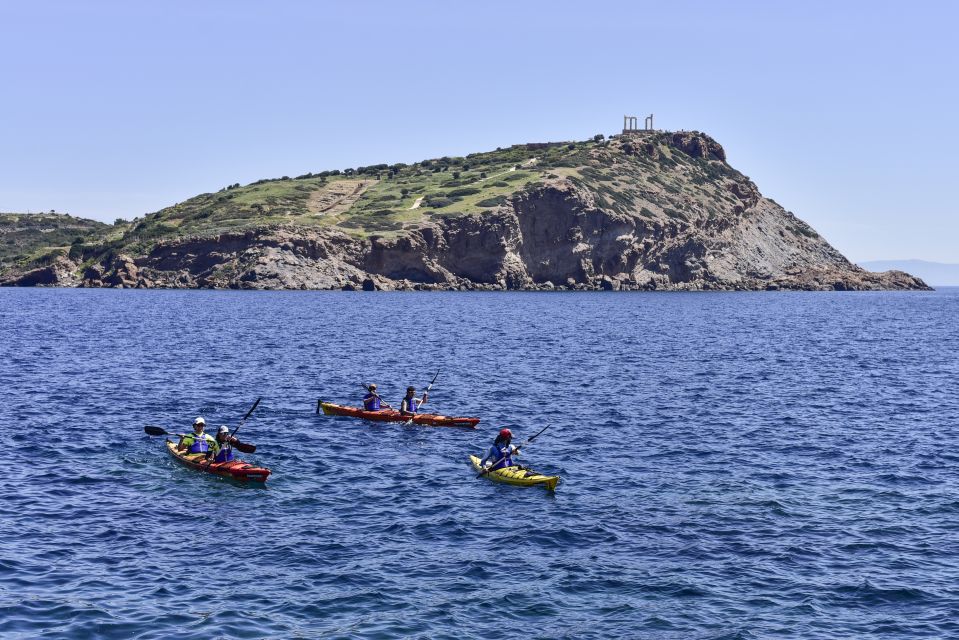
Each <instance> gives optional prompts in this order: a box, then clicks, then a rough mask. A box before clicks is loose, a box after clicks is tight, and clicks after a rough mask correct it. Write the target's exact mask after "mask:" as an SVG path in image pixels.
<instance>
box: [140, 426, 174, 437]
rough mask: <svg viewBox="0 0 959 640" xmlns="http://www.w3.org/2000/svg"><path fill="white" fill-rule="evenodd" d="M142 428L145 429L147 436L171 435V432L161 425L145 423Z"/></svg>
mask: <svg viewBox="0 0 959 640" xmlns="http://www.w3.org/2000/svg"><path fill="white" fill-rule="evenodd" d="M143 430H144V431H146V433H147V435H148V436H172V435H173V434H172V433H170V432H169V431H167V430H166V429H164V428H163V427H153V426H150V425H147V426H145V427H143Z"/></svg>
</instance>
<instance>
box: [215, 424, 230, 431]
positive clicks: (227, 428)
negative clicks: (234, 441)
mask: <svg viewBox="0 0 959 640" xmlns="http://www.w3.org/2000/svg"><path fill="white" fill-rule="evenodd" d="M217 433H230V427H228V426H226V425H225V424H221V425H220V428H219V429H218V430H217Z"/></svg>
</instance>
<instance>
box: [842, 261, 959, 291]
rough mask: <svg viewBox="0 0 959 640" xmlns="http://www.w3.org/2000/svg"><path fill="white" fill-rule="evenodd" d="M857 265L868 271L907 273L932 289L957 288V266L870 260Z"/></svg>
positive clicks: (941, 263)
mask: <svg viewBox="0 0 959 640" xmlns="http://www.w3.org/2000/svg"><path fill="white" fill-rule="evenodd" d="M858 264H859V266H860V267H862V268H863V269H867V270H869V271H890V270H896V271H908V272H909V273H912V274H915V275H916V277H918V278H922V280H923V281H924V282H926V283H928V284H930V285H931V286H933V287H959V264H949V263H945V262H930V261H928V260H871V261H868V262H860V263H858Z"/></svg>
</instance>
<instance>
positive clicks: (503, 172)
mask: <svg viewBox="0 0 959 640" xmlns="http://www.w3.org/2000/svg"><path fill="white" fill-rule="evenodd" d="M4 215H7V214H4ZM3 217H4V216H3V215H0V219H2V218H3ZM21 218H22V216H21ZM64 218H66V217H64ZM70 220H76V219H75V218H71V219H70ZM48 224H49V223H48ZM21 226H22V225H21ZM5 228H7V227H4V226H3V225H0V234H5V233H7V232H5V231H4V229H5ZM20 231H21V232H22V231H23V230H22V229H21V230H20ZM81 231H82V232H81ZM48 233H49V232H48ZM3 237H6V236H5V235H4V236H3ZM58 237H62V234H61V235H60V236H58ZM41 240H42V238H40V240H38V241H36V242H33V243H29V242H26V243H24V244H25V245H29V249H30V251H29V252H24V253H21V254H19V255H16V256H13V257H12V258H11V257H10V256H7V258H5V260H4V262H0V285H6V286H71V287H146V288H151V287H164V288H231V289H346V290H367V291H371V290H386V291H389V290H414V289H415V290H436V289H439V290H557V289H565V290H650V291H651V290H657V291H667V290H783V289H789V290H877V289H926V288H928V287H926V285H925V283H923V282H922V281H921V280H919V279H918V278H915V277H913V276H910V275H908V274H906V273H904V272H901V271H887V272H884V273H873V272H869V271H866V270H864V269H862V268H860V267H858V266H856V265H854V264H852V263H851V262H849V261H848V260H847V259H846V258H845V257H844V256H842V255H841V254H840V253H839V252H838V251H836V250H835V249H834V248H833V247H832V246H830V245H829V243H828V242H826V240H825V239H823V238H822V237H821V236H820V235H819V234H818V233H816V231H814V230H813V229H812V228H811V227H809V225H807V224H806V223H804V222H803V221H802V220H800V219H799V218H797V217H796V216H795V215H793V214H792V213H791V212H789V211H786V210H785V209H783V208H782V207H781V206H779V205H778V204H777V203H776V202H774V201H772V200H770V199H768V198H764V197H763V196H762V194H761V193H760V192H759V189H758V188H757V187H756V185H755V184H754V183H753V182H752V181H751V180H750V179H749V178H748V177H746V176H744V175H743V174H741V173H739V172H738V171H736V170H735V169H733V168H732V167H731V166H730V165H729V164H728V163H727V162H726V154H725V151H724V150H723V148H722V147H721V146H720V145H719V144H718V143H717V142H716V141H715V140H713V139H712V138H710V137H709V136H707V135H705V134H702V133H698V132H678V133H668V132H636V133H630V134H624V135H620V136H615V137H614V138H611V139H605V138H603V137H602V136H596V137H595V138H593V139H591V140H587V141H583V142H566V143H548V144H527V145H516V146H514V147H510V148H509V149H498V150H496V151H493V152H488V153H481V154H472V155H470V156H466V157H465V158H440V159H436V160H426V161H423V162H420V163H416V164H413V165H376V166H373V167H359V168H356V169H347V170H346V171H325V172H321V173H318V174H312V173H311V174H305V175H303V176H298V177H296V178H287V177H283V178H280V179H275V180H262V181H259V182H257V183H253V184H251V185H246V186H240V185H239V184H236V185H230V186H228V187H225V188H224V189H221V190H220V191H219V192H217V193H209V194H202V195H200V196H197V197H196V198H192V199H191V200H188V201H185V202H183V203H178V204H177V205H174V206H172V207H168V208H166V209H163V210H161V211H159V212H156V213H153V214H149V215H147V216H144V217H143V218H138V219H135V220H133V221H132V222H129V223H126V222H118V223H117V224H115V225H113V226H110V225H97V224H96V223H94V224H93V225H89V226H88V228H84V229H82V230H80V231H77V233H76V235H75V237H74V238H73V239H72V241H71V242H70V243H69V244H68V245H60V246H56V245H44V244H43V243H42V241H41ZM41 248H42V249H43V250H41Z"/></svg>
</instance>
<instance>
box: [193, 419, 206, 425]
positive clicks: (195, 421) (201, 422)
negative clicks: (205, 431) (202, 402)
mask: <svg viewBox="0 0 959 640" xmlns="http://www.w3.org/2000/svg"><path fill="white" fill-rule="evenodd" d="M198 424H202V425H203V426H204V427H205V426H206V420H204V419H203V418H202V417H198V418H197V419H196V420H194V421H193V426H194V427H195V426H197V425H198Z"/></svg>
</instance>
